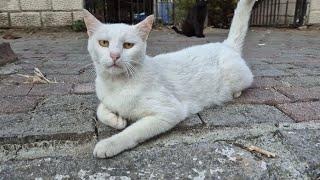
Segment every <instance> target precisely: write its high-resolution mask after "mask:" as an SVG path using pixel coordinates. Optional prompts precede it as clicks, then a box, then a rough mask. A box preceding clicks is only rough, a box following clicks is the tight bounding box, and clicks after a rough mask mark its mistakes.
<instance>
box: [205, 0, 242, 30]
mask: <svg viewBox="0 0 320 180" xmlns="http://www.w3.org/2000/svg"><path fill="white" fill-rule="evenodd" d="M236 5H237V0H212V1H210V3H209V6H208V24H209V25H211V26H214V27H218V28H228V27H229V26H230V24H231V20H232V17H233V11H234V9H235V8H236Z"/></svg>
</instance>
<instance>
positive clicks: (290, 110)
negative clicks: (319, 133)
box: [277, 101, 320, 122]
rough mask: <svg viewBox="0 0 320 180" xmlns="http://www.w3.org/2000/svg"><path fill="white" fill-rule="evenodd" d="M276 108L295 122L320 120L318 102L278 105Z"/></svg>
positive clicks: (319, 105) (319, 103) (319, 104)
mask: <svg viewBox="0 0 320 180" xmlns="http://www.w3.org/2000/svg"><path fill="white" fill-rule="evenodd" d="M277 107H278V108H279V109H280V110H281V111H282V112H284V113H286V114H287V115H288V116H290V117H292V118H293V119H294V120H295V121H296V122H302V121H312V120H320V102H319V101H316V102H301V103H290V104H279V105H277Z"/></svg>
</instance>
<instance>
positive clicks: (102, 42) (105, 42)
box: [99, 40, 109, 47]
mask: <svg viewBox="0 0 320 180" xmlns="http://www.w3.org/2000/svg"><path fill="white" fill-rule="evenodd" d="M99 44H100V46H102V47H109V41H107V40H99Z"/></svg>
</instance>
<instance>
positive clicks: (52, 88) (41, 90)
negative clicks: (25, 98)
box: [29, 83, 72, 96]
mask: <svg viewBox="0 0 320 180" xmlns="http://www.w3.org/2000/svg"><path fill="white" fill-rule="evenodd" d="M71 90H72V84H67V83H52V84H35V85H34V86H33V88H32V89H31V91H30V92H29V95H30V96H47V95H58V94H59V95H64V94H69V93H71Z"/></svg>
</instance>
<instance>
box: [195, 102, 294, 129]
mask: <svg viewBox="0 0 320 180" xmlns="http://www.w3.org/2000/svg"><path fill="white" fill-rule="evenodd" d="M200 116H201V118H202V119H203V120H204V121H205V122H207V123H208V124H209V125H212V126H246V125H249V124H255V123H278V122H292V120H291V119H290V118H289V117H287V116H286V115H285V114H283V113H282V112H281V111H279V110H278V109H277V108H275V107H273V106H268V105H250V104H246V105H245V104H233V105H232V104H229V105H224V106H218V107H213V108H209V109H206V110H204V111H203V112H200Z"/></svg>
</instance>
